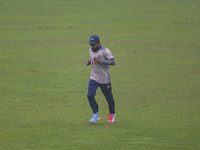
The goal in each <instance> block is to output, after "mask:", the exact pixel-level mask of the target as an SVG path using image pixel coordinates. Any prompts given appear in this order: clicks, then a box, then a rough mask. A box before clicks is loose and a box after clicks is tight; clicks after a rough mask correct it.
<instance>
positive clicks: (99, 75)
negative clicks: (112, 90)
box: [89, 46, 114, 84]
mask: <svg viewBox="0 0 200 150" xmlns="http://www.w3.org/2000/svg"><path fill="white" fill-rule="evenodd" d="M89 52H90V61H91V65H92V71H91V73H90V79H92V80H95V81H96V82H98V83H100V84H107V83H110V71H109V65H104V64H97V63H96V62H95V61H94V57H98V58H104V59H105V60H110V59H113V58H114V57H113V55H112V53H111V51H110V50H109V49H108V48H105V47H103V46H101V48H100V49H99V50H98V51H97V52H93V51H92V49H91V48H90V49H89Z"/></svg>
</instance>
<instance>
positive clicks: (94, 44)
mask: <svg viewBox="0 0 200 150" xmlns="http://www.w3.org/2000/svg"><path fill="white" fill-rule="evenodd" d="M88 43H90V46H91V49H92V51H93V52H97V51H98V50H99V48H100V39H99V37H98V36H97V35H93V36H91V37H90V41H89V42H88Z"/></svg>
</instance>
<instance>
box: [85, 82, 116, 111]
mask: <svg viewBox="0 0 200 150" xmlns="http://www.w3.org/2000/svg"><path fill="white" fill-rule="evenodd" d="M99 86H100V88H101V91H102V93H103V95H104V96H105V98H106V100H107V103H108V106H109V112H110V113H112V114H113V113H115V101H114V98H113V94H112V87H111V83H108V84H100V83H98V82H96V81H94V80H91V79H90V81H89V84H88V94H87V97H88V101H89V103H90V107H91V108H92V111H93V113H97V112H98V111H99V110H98V109H99V108H98V104H97V102H96V100H95V95H96V90H97V88H98V87H99Z"/></svg>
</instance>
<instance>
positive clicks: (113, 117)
mask: <svg viewBox="0 0 200 150" xmlns="http://www.w3.org/2000/svg"><path fill="white" fill-rule="evenodd" d="M115 116H116V114H111V113H109V114H108V123H113V122H115Z"/></svg>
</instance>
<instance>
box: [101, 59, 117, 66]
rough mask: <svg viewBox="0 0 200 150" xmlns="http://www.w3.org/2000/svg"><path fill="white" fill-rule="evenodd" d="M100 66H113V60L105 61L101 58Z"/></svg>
mask: <svg viewBox="0 0 200 150" xmlns="http://www.w3.org/2000/svg"><path fill="white" fill-rule="evenodd" d="M100 64H103V65H115V59H114V58H112V59H109V60H106V59H104V58H102V59H101V63H100Z"/></svg>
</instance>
